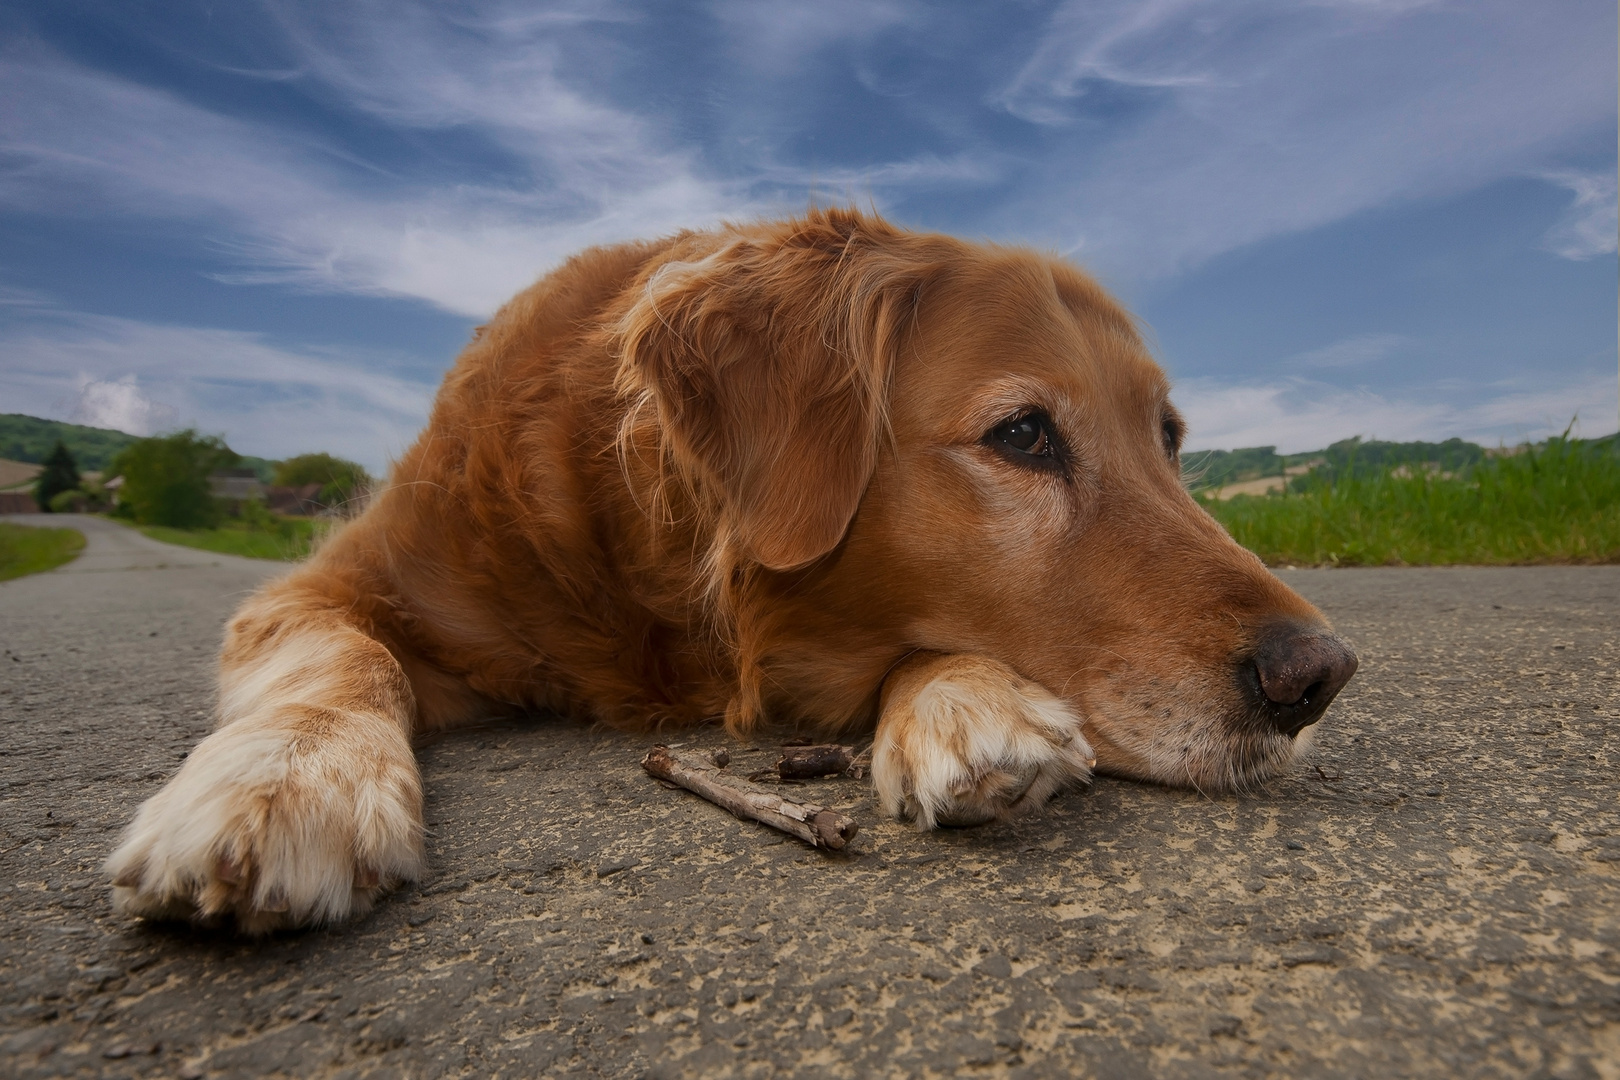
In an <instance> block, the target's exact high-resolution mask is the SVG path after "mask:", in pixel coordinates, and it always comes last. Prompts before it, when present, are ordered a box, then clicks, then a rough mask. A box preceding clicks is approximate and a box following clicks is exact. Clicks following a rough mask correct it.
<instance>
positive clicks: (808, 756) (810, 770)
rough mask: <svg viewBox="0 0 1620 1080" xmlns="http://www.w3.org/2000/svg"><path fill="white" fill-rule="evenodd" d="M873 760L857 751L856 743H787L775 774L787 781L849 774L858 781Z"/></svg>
mask: <svg viewBox="0 0 1620 1080" xmlns="http://www.w3.org/2000/svg"><path fill="white" fill-rule="evenodd" d="M871 762H872V759H871V756H870V755H868V754H857V753H856V752H855V748H854V747H853V746H838V745H836V744H833V743H823V744H821V745H819V746H784V747H783V748H782V756H781V758H779V759H778V760H777V762H776V775H778V776H780V777H781V778H782V779H784V780H813V779H815V778H816V777H818V776H842V775H844V774H846V773H847V774H849V775H850V776H853V777H855V778H856V779H857V780H858V779H860V778H861V777H863V776H865V775H866V770H867V767H868V766H869V765H870V764H871Z"/></svg>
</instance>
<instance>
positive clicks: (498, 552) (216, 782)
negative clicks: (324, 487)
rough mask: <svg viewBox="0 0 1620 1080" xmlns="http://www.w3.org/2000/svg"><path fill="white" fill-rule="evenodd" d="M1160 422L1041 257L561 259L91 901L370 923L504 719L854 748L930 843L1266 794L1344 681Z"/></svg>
mask: <svg viewBox="0 0 1620 1080" xmlns="http://www.w3.org/2000/svg"><path fill="white" fill-rule="evenodd" d="M1182 431H1183V424H1182V421H1181V419H1180V418H1179V416H1178V415H1177V413H1176V411H1175V409H1174V408H1173V407H1172V406H1171V404H1170V400H1169V385H1168V383H1167V381H1166V379H1165V376H1164V374H1163V373H1162V372H1161V371H1160V369H1159V368H1158V367H1157V366H1156V365H1155V364H1154V362H1153V361H1152V359H1151V358H1150V357H1149V355H1148V352H1147V350H1146V348H1145V347H1144V346H1143V344H1142V340H1141V338H1140V336H1139V335H1138V333H1137V330H1136V327H1135V325H1134V324H1133V322H1132V320H1131V318H1130V316H1129V315H1127V314H1126V313H1125V312H1124V311H1123V310H1122V309H1121V308H1120V307H1119V305H1118V304H1116V303H1115V302H1114V301H1113V300H1112V299H1110V298H1109V297H1108V296H1107V295H1106V294H1105V293H1104V292H1103V290H1102V289H1101V288H1100V287H1099V286H1098V285H1097V284H1096V283H1095V282H1093V281H1092V280H1091V279H1089V278H1088V277H1086V276H1085V275H1084V274H1082V273H1081V272H1079V271H1078V270H1076V269H1075V268H1074V267H1072V266H1070V265H1069V264H1067V263H1065V262H1063V261H1061V260H1058V259H1055V258H1051V257H1048V256H1045V255H1041V254H1037V253H1035V252H1032V251H1028V250H1023V249H1019V248H1006V247H995V246H988V245H983V244H971V243H965V242H963V241H960V240H955V239H952V238H950V237H946V236H939V235H929V234H923V233H916V232H910V231H907V230H904V229H900V228H896V227H894V226H892V225H890V224H888V223H886V222H884V221H883V220H881V219H879V218H877V217H875V216H872V215H869V214H862V213H859V212H855V211H852V210H813V211H811V212H810V213H808V214H807V215H806V216H804V217H802V218H797V219H794V220H787V221H773V222H762V223H756V224H751V225H739V226H727V227H724V228H720V229H716V230H714V231H710V232H683V233H681V234H680V235H678V236H674V237H670V238H668V239H664V240H659V241H656V242H652V243H632V244H622V245H618V246H614V247H603V248H595V249H592V250H589V251H586V252H584V253H582V254H580V255H578V256H576V257H575V258H573V259H571V260H569V261H568V262H567V263H565V264H564V265H563V266H562V267H561V268H559V269H558V270H556V271H555V272H553V273H551V274H549V275H548V276H546V277H545V278H543V279H541V280H540V281H539V282H538V283H537V284H535V285H534V286H532V287H531V288H529V289H528V290H527V291H525V292H523V293H520V294H519V295H518V296H517V297H516V298H515V299H513V300H512V301H511V302H510V303H508V304H507V305H506V306H505V307H504V308H502V309H501V311H500V312H499V313H498V314H497V315H496V316H495V318H494V319H493V320H492V321H491V322H490V323H489V324H488V325H487V326H486V327H483V328H482V329H481V331H480V332H479V333H478V334H477V335H475V338H474V340H473V341H472V343H471V344H470V345H469V346H468V347H467V349H466V351H465V352H464V353H463V354H462V355H461V357H460V358H459V359H458V360H457V362H456V364H455V366H454V367H453V368H452V369H451V371H450V373H449V374H448V376H447V377H446V378H445V382H444V386H443V388H442V389H441V390H440V392H439V396H438V399H437V401H436V403H435V405H434V408H433V414H432V417H431V419H430V421H429V423H428V426H427V429H426V430H425V431H424V432H423V433H422V436H421V437H420V439H418V441H417V442H416V444H415V445H414V446H413V447H412V448H411V449H410V450H409V451H408V452H407V453H406V454H405V455H404V456H403V457H402V458H401V459H400V461H399V462H398V463H397V464H396V465H395V467H394V470H393V473H392V477H391V481H390V484H389V486H388V487H387V489H386V490H384V491H383V492H382V493H381V494H380V495H379V496H378V497H377V498H376V499H375V500H374V501H373V502H372V505H371V506H370V507H369V508H368V509H367V510H366V511H365V513H364V514H363V515H361V516H360V517H359V518H358V519H357V520H355V521H354V522H353V523H351V524H350V525H348V526H347V527H346V528H345V529H343V530H342V531H341V532H340V533H338V534H337V535H336V536H335V537H334V538H333V539H332V540H331V541H329V542H328V543H327V544H326V545H325V546H324V547H323V548H322V549H321V550H320V551H319V553H318V554H316V555H315V556H314V557H313V558H312V559H310V560H309V562H307V563H306V564H304V565H302V566H300V567H299V568H297V569H295V570H293V571H292V572H291V573H290V574H288V575H287V576H285V577H283V578H281V579H280V580H278V581H276V582H274V583H272V584H270V585H268V586H267V587H265V588H264V589H262V590H261V591H260V592H259V593H258V594H257V595H255V596H254V597H253V598H251V599H250V600H248V601H247V602H246V603H245V604H244V605H243V606H242V608H241V610H240V611H238V612H237V614H236V615H235V617H234V618H233V619H232V620H231V622H230V625H229V627H228V629H227V631H226V638H225V645H224V650H223V653H222V656H221V660H220V689H219V717H218V721H219V723H218V728H217V729H216V730H215V731H214V732H213V734H211V735H209V736H208V737H207V738H206V739H204V740H203V741H202V742H201V743H200V744H199V745H198V746H197V748H196V749H195V751H194V752H193V753H192V754H191V755H190V757H189V758H188V759H187V760H186V762H185V764H184V766H183V767H182V768H181V769H180V771H179V773H178V774H177V775H176V776H175V777H174V778H173V779H172V780H170V781H169V783H168V785H167V786H166V787H164V788H163V789H162V790H161V791H160V792H159V793H158V794H157V795H155V796H154V797H153V798H152V799H150V800H149V801H148V802H147V803H146V804H145V805H144V806H142V807H141V809H140V811H139V813H137V814H136V816H135V819H134V821H133V823H132V824H131V825H130V826H129V828H128V830H127V832H126V833H125V834H124V837H123V840H122V843H121V846H120V847H119V848H118V850H117V851H116V852H115V853H114V854H113V855H112V857H111V858H110V860H109V861H108V864H107V868H108V871H109V873H110V875H111V876H112V879H113V883H114V898H115V902H116V904H117V906H118V907H119V908H120V909H122V910H123V911H125V912H129V913H131V914H134V915H139V916H145V917H149V918H177V917H181V918H193V919H198V920H205V921H206V920H224V919H232V920H234V922H235V924H236V925H237V926H238V927H239V928H241V929H243V930H245V931H248V932H262V931H266V930H270V929H274V928H277V927H283V926H299V925H306V924H314V923H323V922H330V921H335V920H340V919H343V918H345V917H347V916H350V915H353V914H355V913H357V912H362V911H365V910H366V909H368V908H369V907H370V905H371V904H372V902H373V901H374V899H375V898H376V897H377V896H378V895H379V894H380V893H381V892H383V891H384V890H386V889H388V888H389V887H390V886H392V885H396V884H398V883H400V882H402V881H408V880H412V879H415V878H417V877H418V875H420V874H421V872H422V869H423V841H422V833H423V825H422V782H421V777H420V774H419V773H418V771H417V765H416V761H415V758H414V756H413V754H412V745H413V740H415V739H418V738H420V737H422V736H424V735H427V734H430V733H432V732H435V731H440V730H443V729H447V728H453V727H455V726H457V725H460V724H466V723H469V722H472V721H475V720H479V719H483V718H487V717H490V716H492V715H498V714H512V713H515V712H520V711H530V710H552V711H562V712H566V713H569V714H573V715H576V716H578V717H580V718H582V719H587V720H591V721H596V722H600V723H603V724H608V725H612V726H614V727H618V728H625V729H630V730H635V731H646V732H650V731H652V730H654V729H657V728H667V727H670V726H673V725H691V724H700V723H704V722H709V721H715V720H723V722H724V724H725V727H726V728H727V730H729V731H730V732H732V733H733V734H735V735H738V736H743V735H746V734H747V733H748V732H749V731H750V730H751V729H753V728H754V727H755V726H756V725H757V724H759V723H760V722H761V721H762V720H766V719H769V720H771V721H772V722H782V723H790V724H796V725H800V726H803V727H807V728H811V729H814V730H817V731H819V732H821V733H824V734H825V735H828V736H831V735H835V734H839V733H845V732H851V731H865V730H875V734H874V739H875V742H874V747H873V758H872V776H873V781H874V783H875V784H876V788H877V792H878V795H879V798H880V801H881V804H882V806H883V808H884V810H885V811H886V812H888V813H891V814H894V815H898V816H902V817H908V818H911V819H913V820H915V821H916V822H917V823H919V824H920V825H921V826H923V827H932V826H934V825H938V824H955V825H967V824H974V823H979V822H985V821H990V820H993V819H997V818H1002V817H1006V816H1008V815H1012V814H1017V813H1020V812H1023V811H1026V810H1030V809H1033V808H1036V807H1038V806H1039V805H1040V804H1041V803H1042V802H1043V801H1044V800H1046V798H1047V797H1048V796H1049V795H1051V794H1052V793H1053V792H1054V791H1055V790H1056V789H1057V788H1059V787H1060V786H1061V785H1063V784H1065V783H1067V782H1070V781H1076V780H1084V779H1086V778H1088V777H1089V775H1090V772H1091V770H1092V769H1093V768H1096V769H1098V770H1101V771H1104V772H1107V773H1111V774H1115V775H1119V776H1126V777H1136V778H1140V779H1143V780H1151V781H1158V782H1161V783H1166V784H1178V785H1190V786H1193V787H1197V788H1200V789H1202V790H1206V791H1209V790H1215V789H1232V788H1235V787H1240V786H1242V785H1244V784H1246V783H1249V782H1252V781H1255V780H1257V779H1260V778H1263V777H1266V776H1270V775H1273V774H1276V773H1278V772H1280V771H1282V770H1284V769H1286V768H1288V767H1289V766H1290V765H1291V763H1293V762H1294V761H1295V760H1296V758H1297V756H1298V755H1299V753H1300V752H1301V749H1302V747H1303V745H1304V744H1305V743H1306V741H1307V739H1308V728H1309V726H1310V725H1311V724H1313V723H1314V722H1315V721H1316V720H1318V719H1319V718H1320V717H1321V716H1322V713H1323V710H1324V709H1326V708H1327V705H1328V702H1329V701H1331V700H1332V698H1333V696H1334V695H1335V694H1336V693H1337V692H1338V691H1339V690H1340V688H1341V687H1343V686H1344V684H1345V683H1346V681H1347V680H1348V679H1349V678H1350V676H1351V675H1352V674H1353V673H1354V671H1355V667H1356V658H1355V655H1354V653H1352V652H1351V650H1350V649H1349V648H1348V647H1347V646H1346V645H1345V643H1344V642H1343V641H1341V640H1340V639H1339V638H1338V637H1336V636H1335V635H1334V634H1333V633H1332V631H1331V630H1330V629H1329V627H1328V624H1327V622H1326V620H1325V619H1324V618H1323V617H1322V615H1321V613H1320V612H1318V611H1317V610H1316V609H1315V608H1314V607H1312V606H1311V605H1310V604H1309V603H1307V602H1306V601H1305V600H1304V599H1302V598H1301V597H1300V596H1298V595H1297V594H1295V593H1294V592H1292V591H1291V590H1290V589H1288V588H1287V587H1286V586H1285V585H1283V584H1282V582H1280V581H1279V580H1278V579H1277V578H1276V577H1274V576H1273V575H1272V574H1271V573H1269V572H1268V571H1267V570H1266V568H1265V567H1264V566H1263V565H1261V563H1260V562H1259V560H1257V559H1256V558H1255V557H1254V556H1253V555H1251V554H1249V553H1248V552H1247V551H1245V550H1244V549H1242V548H1241V547H1239V546H1238V545H1237V544H1236V543H1234V542H1233V541H1232V539H1231V538H1230V537H1229V536H1227V534H1226V533H1225V532H1224V531H1223V530H1222V529H1221V527H1220V526H1219V525H1218V524H1216V523H1215V521H1214V520H1212V519H1211V518H1210V517H1209V516H1208V515H1207V514H1205V513H1204V511H1203V510H1201V509H1200V508H1199V507H1198V505H1197V504H1196V503H1195V502H1194V501H1193V499H1192V498H1191V497H1190V496H1189V495H1188V494H1187V492H1186V490H1185V489H1184V487H1183V486H1182V481H1181V475H1180V461H1179V449H1180V444H1181V439H1182ZM537 825H539V826H540V827H542V828H543V827H544V822H539V823H537Z"/></svg>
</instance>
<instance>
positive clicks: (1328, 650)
mask: <svg viewBox="0 0 1620 1080" xmlns="http://www.w3.org/2000/svg"><path fill="white" fill-rule="evenodd" d="M684 243H685V244H687V246H688V247H689V248H690V250H689V251H688V250H684V249H683V248H682V247H681V243H679V242H678V243H677V244H676V245H675V247H674V248H673V249H672V255H671V258H670V260H669V261H667V262H665V263H664V264H663V265H662V266H660V267H657V268H654V269H652V270H651V271H650V272H649V274H648V275H647V278H646V281H645V283H644V284H645V287H644V289H643V290H642V291H641V293H640V294H639V296H638V297H637V298H636V300H635V302H634V304H633V306H632V307H631V308H630V309H629V310H628V311H627V312H626V313H625V314H624V316H623V318H622V319H621V320H620V322H619V333H620V338H619V341H620V348H621V355H622V357H623V359H622V362H621V368H620V380H619V381H620V388H621V390H622V391H623V392H625V393H627V394H629V395H632V396H635V397H637V398H639V399H640V400H641V401H642V403H643V404H645V405H651V406H655V407H656V412H657V417H658V420H657V426H658V429H659V431H660V432H661V438H662V440H663V443H664V447H665V452H666V454H667V456H668V458H669V459H670V460H671V461H673V462H674V464H675V468H676V469H677V470H678V471H679V473H680V474H681V475H682V476H684V477H685V478H686V479H687V482H688V486H689V489H690V490H695V491H697V492H699V493H700V497H701V499H707V501H708V504H709V505H711V506H712V507H713V515H714V518H713V520H714V533H715V536H716V538H717V539H716V541H715V550H716V551H720V550H724V551H725V552H728V553H729V554H728V555H726V556H725V557H713V558H711V560H710V562H711V569H712V570H713V572H714V573H715V574H716V575H718V576H719V577H720V578H723V579H725V582H733V581H737V580H742V579H743V578H746V577H747V576H748V575H749V574H750V573H751V572H753V571H752V568H756V567H757V568H763V569H762V570H760V571H759V572H758V575H757V580H758V587H757V588H755V589H754V590H753V595H755V596H757V597H761V598H762V603H765V604H767V605H768V607H769V608H770V614H769V615H761V616H759V617H758V618H756V619H755V620H754V622H755V625H756V626H757V627H759V628H761V629H759V632H758V634H756V635H755V636H756V637H757V638H759V640H758V641H755V642H754V644H753V652H754V654H755V655H754V659H756V660H757V661H758V662H759V663H760V664H761V665H763V666H764V667H765V668H767V669H770V670H768V672H767V676H766V679H767V682H770V681H772V680H774V682H775V683H776V684H777V685H778V686H780V687H782V688H783V689H784V690H785V691H786V696H787V697H788V698H791V697H792V694H793V691H794V689H795V688H796V687H801V686H802V687H804V693H806V694H811V695H816V694H820V695H822V696H825V691H824V690H823V689H821V688H820V687H817V686H812V685H811V684H814V683H815V682H816V681H817V680H818V679H819V680H821V681H825V680H827V679H829V678H839V677H845V678H854V676H852V675H850V674H849V673H851V672H855V671H860V670H881V667H882V666H883V665H887V664H892V663H893V662H894V660H895V659H896V658H898V657H899V656H902V655H904V654H905V653H906V652H908V651H912V650H919V649H921V650H933V651H938V652H944V653H966V654H974V655H981V656H987V657H991V658H993V659H996V660H999V661H1001V662H1003V663H1005V664H1007V665H1008V666H1010V667H1012V668H1013V669H1014V670H1016V671H1017V672H1019V673H1020V674H1022V675H1024V676H1025V677H1027V678H1029V679H1032V680H1034V681H1036V682H1038V683H1041V684H1042V685H1044V686H1045V687H1046V688H1047V689H1049V690H1051V691H1052V692H1053V693H1055V694H1057V695H1058V696H1060V697H1062V698H1064V699H1066V700H1067V701H1069V702H1071V703H1072V704H1073V705H1074V707H1075V708H1076V710H1077V711H1078V712H1079V713H1080V715H1082V716H1083V717H1084V720H1085V735H1086V737H1087V739H1088V740H1089V741H1090V742H1091V743H1092V745H1093V747H1094V748H1095V749H1096V752H1097V758H1098V767H1099V768H1100V769H1102V770H1105V771H1111V772H1115V773H1120V774H1125V775H1131V776H1136V777H1141V778H1147V779H1154V780H1159V781H1164V782H1169V783H1178V784H1191V785H1195V786H1198V787H1202V788H1226V787H1232V786H1237V785H1241V784H1243V783H1244V782H1246V781H1249V780H1252V779H1256V778H1259V777H1262V776H1265V775H1268V774H1271V773H1274V772H1275V771H1277V770H1278V769H1279V768H1281V767H1282V766H1284V765H1286V764H1287V763H1289V762H1291V761H1292V760H1293V759H1294V757H1295V755H1296V753H1297V751H1298V749H1299V747H1300V745H1301V743H1302V742H1303V740H1304V738H1305V737H1306V736H1305V734H1304V733H1305V732H1306V731H1307V730H1308V728H1309V725H1311V724H1312V723H1314V722H1315V721H1316V720H1317V719H1319V718H1320V717H1321V715H1322V713H1323V711H1324V710H1325V709H1326V708H1327V705H1328V703H1329V702H1330V701H1331V700H1332V698H1333V697H1334V695H1335V694H1337V693H1338V691H1339V690H1340V689H1341V688H1342V687H1343V686H1344V684H1345V682H1346V681H1348V679H1349V678H1350V676H1351V675H1352V674H1353V673H1354V671H1355V667H1356V659H1355V656H1354V654H1353V653H1352V652H1351V651H1350V649H1349V648H1348V647H1347V646H1346V645H1345V644H1344V642H1343V641H1341V640H1340V639H1339V638H1338V637H1336V636H1335V635H1334V634H1333V633H1332V631H1331V630H1330V629H1329V627H1328V625H1327V622H1326V620H1325V619H1324V618H1323V617H1322V615H1321V613H1320V612H1318V611H1317V610H1316V609H1315V608H1314V607H1313V606H1311V605H1310V604H1309V603H1308V602H1306V601H1305V600H1304V599H1303V598H1302V597H1300V596H1299V595H1298V594H1296V593H1294V592H1293V591H1292V590H1291V589H1289V588H1288V587H1287V586H1285V585H1284V584H1283V583H1282V582H1281V581H1279V580H1278V579H1277V578H1276V577H1275V576H1273V575H1272V574H1271V573H1270V572H1269V571H1267V570H1266V568H1265V567H1264V566H1263V565H1262V564H1261V563H1260V562H1259V560H1258V559H1256V558H1255V557H1254V556H1253V555H1252V554H1250V553H1249V552H1247V551H1245V550H1244V549H1243V548H1241V547H1240V546H1238V545H1237V544H1236V543H1235V542H1234V541H1233V540H1232V539H1231V538H1230V537H1229V536H1228V535H1227V534H1226V532H1225V531H1224V530H1223V529H1222V528H1221V527H1220V525H1218V524H1217V523H1216V522H1215V521H1214V520H1213V519H1211V518H1210V517H1209V515H1208V514H1206V513H1205V512H1204V511H1203V510H1202V509H1201V508H1200V507H1199V506H1198V505H1197V504H1196V503H1195V502H1194V501H1193V499H1192V498H1191V497H1190V496H1189V495H1188V494H1187V492H1186V491H1185V489H1184V488H1183V486H1182V482H1181V476H1180V445H1181V439H1182V433H1183V423H1182V421H1181V419H1180V417H1179V415H1178V414H1177V413H1176V411H1175V409H1174V407H1173V406H1172V405H1171V404H1170V400H1169V384H1168V381H1167V380H1166V378H1165V376H1164V374H1163V372H1162V371H1161V370H1160V369H1159V368H1158V366H1157V365H1156V364H1155V363H1154V362H1153V361H1152V359H1151V358H1150V357H1149V355H1148V352H1147V350H1146V348H1145V347H1144V346H1143V344H1142V341H1141V338H1140V336H1139V335H1138V333H1137V332H1136V329H1135V327H1134V325H1133V324H1132V322H1131V320H1130V318H1129V316H1127V315H1126V314H1125V312H1124V311H1122V310H1121V309H1120V308H1119V306H1118V305H1117V304H1116V303H1115V302H1114V301H1113V300H1111V299H1110V298H1109V297H1108V296H1107V295H1106V294H1105V293H1104V292H1103V291H1102V290H1101V289H1100V288H1099V287H1098V286H1097V285H1096V284H1094V283H1093V282H1092V281H1091V280H1090V279H1088V278H1086V277H1085V276H1084V275H1082V274H1081V273H1079V272H1078V271H1077V270H1075V269H1074V268H1072V267H1071V266H1069V265H1068V264H1066V263H1064V262H1062V261H1059V260H1056V259H1051V258H1047V257H1044V256H1040V255H1037V254H1034V253H1031V252H1028V251H1023V250H1016V249H1000V248H991V247H985V246H981V245H972V244H966V243H962V242H959V241H955V240H951V239H948V238H945V237H939V236H924V235H918V234H913V233H906V232H903V231H901V230H897V229H894V228H892V227H891V226H888V225H887V224H885V223H883V222H881V221H878V220H876V219H873V218H870V217H864V216H862V215H859V214H855V213H853V212H841V211H825V212H818V213H814V214H812V215H810V216H809V217H808V218H806V219H803V220H800V221H796V222H790V223H782V224H778V225H771V226H760V227H756V228H754V229H752V230H749V229H743V230H738V231H737V232H735V233H731V234H720V235H719V236H711V237H705V238H697V239H689V240H687V241H684ZM745 651H746V650H745ZM840 658H843V661H847V662H843V663H842V666H840V664H841V661H840ZM772 665H775V666H774V668H772ZM840 673H842V674H840ZM860 689H861V692H862V694H865V695H866V697H865V698H863V699H862V700H869V699H870V696H871V694H872V693H873V692H875V689H876V688H875V687H864V688H860ZM767 696H769V695H768V694H767Z"/></svg>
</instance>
